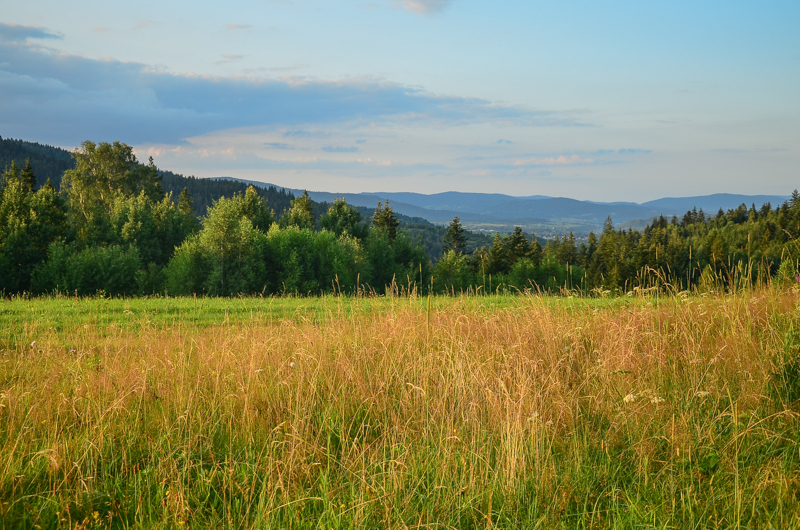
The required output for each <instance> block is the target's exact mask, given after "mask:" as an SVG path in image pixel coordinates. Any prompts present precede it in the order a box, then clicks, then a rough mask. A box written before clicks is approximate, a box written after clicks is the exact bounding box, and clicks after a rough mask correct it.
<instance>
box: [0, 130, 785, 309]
mask: <svg viewBox="0 0 800 530" xmlns="http://www.w3.org/2000/svg"><path fill="white" fill-rule="evenodd" d="M0 143H2V146H0V147H2V148H3V149H2V151H0V164H3V166H2V167H3V168H5V169H4V171H3V174H2V179H1V180H0V292H2V293H3V294H4V296H12V295H19V294H24V293H28V294H45V293H68V294H71V295H108V296H122V295H125V296H131V295H152V294H167V295H192V294H196V295H209V296H232V295H240V294H242V295H244V294H248V295H253V294H258V295H276V294H278V295H280V294H299V295H309V294H311V295H313V294H321V293H325V292H336V293H348V294H349V293H355V292H369V293H375V294H386V293H399V292H418V293H422V292H424V293H428V292H434V293H458V292H463V291H472V292H495V291H497V290H503V291H507V290H511V291H514V290H520V291H522V290H526V289H532V290H542V291H548V292H555V291H559V290H562V289H566V290H579V291H581V292H584V293H591V292H595V293H600V294H603V293H626V292H631V291H633V290H636V289H651V288H658V289H661V288H672V289H676V290H685V289H698V290H702V291H715V290H735V289H737V288H739V287H744V286H747V285H751V284H752V283H753V282H759V281H766V280H767V279H768V278H770V279H775V278H777V281H779V282H782V283H787V282H788V283H792V282H797V277H796V275H797V260H798V256H799V250H800V248H799V247H798V243H797V237H798V235H800V195H798V192H797V191H795V192H794V193H793V194H792V198H791V200H789V201H787V202H785V203H784V204H780V205H776V206H775V207H774V208H773V207H772V205H770V204H769V203H767V204H764V205H762V206H760V207H759V208H756V205H754V204H753V205H751V206H749V207H748V206H747V205H744V204H743V205H741V206H740V207H739V208H736V209H732V210H729V211H727V212H725V211H722V210H720V211H718V212H717V213H716V214H713V215H709V214H706V213H705V212H703V211H702V210H700V211H697V210H692V211H689V212H687V213H686V214H685V215H684V216H683V217H682V218H678V217H673V218H671V219H665V218H663V217H661V218H659V219H655V220H654V221H653V222H652V223H651V224H649V225H648V226H647V228H645V229H644V230H643V231H642V232H639V231H637V230H624V229H623V230H617V229H615V228H614V226H613V223H612V221H611V219H609V220H608V221H607V222H606V224H605V227H604V229H603V231H602V233H600V234H594V233H591V234H589V236H588V238H586V240H583V241H577V240H576V238H575V236H574V235H573V234H569V235H565V236H562V237H560V238H556V239H554V240H551V241H544V240H541V239H539V238H536V237H535V236H534V235H531V234H525V233H523V232H522V230H521V229H519V228H517V229H515V230H514V231H513V233H511V234H507V235H501V234H495V236H494V238H493V240H488V239H487V237H486V236H481V235H479V234H471V233H469V232H467V231H466V230H465V229H464V228H463V227H462V226H461V224H460V222H459V220H458V218H455V219H454V220H453V222H452V223H450V226H449V227H446V228H445V227H434V226H433V225H430V223H427V222H426V221H424V220H421V219H409V218H406V219H402V216H399V215H398V214H396V213H395V212H394V211H393V209H392V207H391V205H390V204H389V203H388V201H387V202H386V203H385V204H379V205H377V208H376V209H375V211H374V212H371V216H370V215H369V213H370V212H365V211H364V210H363V209H358V208H354V207H352V206H350V205H348V204H347V203H346V201H344V200H343V199H340V200H336V201H335V202H334V203H333V204H327V203H322V204H318V203H314V202H313V201H312V200H311V199H310V198H309V197H308V195H307V194H304V195H301V196H298V197H294V196H293V195H292V194H291V193H289V192H286V191H285V190H278V189H277V188H275V187H266V188H256V187H253V186H247V185H245V184H243V183H239V182H235V181H228V180H207V179H197V178H194V177H184V176H181V175H176V174H173V173H170V172H165V171H161V170H159V169H158V168H157V167H156V166H155V163H154V161H153V160H152V158H151V159H150V160H149V161H148V162H147V163H140V162H139V161H138V160H137V158H136V156H135V154H134V152H133V149H132V148H131V147H130V146H128V145H126V144H124V143H120V142H114V143H113V144H110V143H98V144H95V143H92V142H89V141H86V142H84V143H83V144H82V146H81V148H79V149H76V150H75V151H74V152H73V153H71V154H70V157H69V158H66V157H65V156H64V153H66V152H65V151H63V150H58V149H55V148H51V147H49V146H40V145H39V144H32V143H30V142H22V141H19V140H9V139H0ZM53 153H56V154H55V155H54V154H53ZM22 156H25V163H24V164H23V163H22V162H21V157H22ZM426 223H427V224H426Z"/></svg>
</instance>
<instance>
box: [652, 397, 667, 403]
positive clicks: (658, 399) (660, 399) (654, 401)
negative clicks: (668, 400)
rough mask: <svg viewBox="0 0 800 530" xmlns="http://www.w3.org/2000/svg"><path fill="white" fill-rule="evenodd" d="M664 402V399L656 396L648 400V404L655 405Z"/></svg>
mask: <svg viewBox="0 0 800 530" xmlns="http://www.w3.org/2000/svg"><path fill="white" fill-rule="evenodd" d="M664 401H665V400H664V398H662V397H658V396H653V398H651V399H650V403H655V404H656V405H658V404H659V403H664Z"/></svg>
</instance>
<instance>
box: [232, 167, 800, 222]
mask: <svg viewBox="0 0 800 530" xmlns="http://www.w3.org/2000/svg"><path fill="white" fill-rule="evenodd" d="M218 178H220V179H228V180H237V179H233V178H231V177H218ZM244 182H248V183H252V184H257V185H262V186H263V185H264V183H262V182H257V181H244ZM287 189H290V188H287ZM290 190H291V191H292V192H294V194H295V195H296V194H298V193H302V192H303V190H302V189H290ZM308 194H309V195H310V196H311V198H312V199H313V200H315V201H320V202H322V201H325V202H333V200H334V199H335V198H336V197H344V198H345V199H346V200H347V202H348V203H349V204H352V205H354V206H364V207H372V208H374V207H375V206H377V204H378V202H382V201H385V200H387V199H388V200H389V201H390V204H391V205H392V207H393V208H394V210H395V211H396V212H398V213H401V214H404V215H409V216H413V217H421V218H423V219H427V220H428V221H430V222H432V223H437V224H444V223H449V222H450V221H451V220H452V219H453V217H454V216H456V215H457V216H459V218H460V219H461V222H462V223H463V224H464V225H465V226H466V227H468V228H470V229H473V230H481V229H484V230H489V231H493V230H497V231H509V230H510V229H511V228H513V226H515V225H519V226H522V227H523V229H525V230H526V231H534V232H536V233H537V234H540V235H548V236H552V235H556V234H563V233H564V232H568V231H570V230H571V231H574V232H576V233H581V234H585V233H588V232H589V231H590V230H598V229H599V228H601V227H602V225H603V223H604V222H605V220H606V219H607V218H608V217H611V219H612V221H613V222H614V223H615V224H619V225H629V226H636V227H640V226H645V225H646V224H647V221H649V220H651V219H653V218H654V217H658V216H659V215H663V216H664V217H668V218H671V217H672V216H674V215H676V216H678V217H681V216H683V215H684V214H685V213H686V212H687V211H690V210H692V209H694V208H696V209H697V210H701V209H702V210H703V211H704V212H705V213H706V214H707V215H712V216H713V215H716V214H717V212H718V211H719V209H720V208H722V209H723V210H724V211H727V210H730V209H734V208H738V207H739V206H740V205H741V204H745V205H747V206H748V207H749V206H751V205H752V204H755V206H756V208H761V206H762V205H763V204H765V203H770V204H771V206H772V208H775V207H776V206H779V205H781V204H783V202H784V201H786V200H788V199H789V196H788V195H785V196H784V195H737V194H731V193H716V194H713V195H702V196H693V197H665V198H662V199H656V200H652V201H648V202H644V203H641V204H639V203H634V202H595V201H580V200H577V199H570V198H566V197H550V196H546V195H531V196H526V197H517V196H513V195H504V194H500V193H464V192H457V191H448V192H444V193H434V194H430V195H426V194H422V193H413V192H399V193H398V192H369V193H331V192H320V191H309V192H308Z"/></svg>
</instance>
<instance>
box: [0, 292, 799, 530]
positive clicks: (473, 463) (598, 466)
mask: <svg viewBox="0 0 800 530" xmlns="http://www.w3.org/2000/svg"><path fill="white" fill-rule="evenodd" d="M798 302H800V296H798V293H797V292H794V291H791V292H779V291H771V290H765V291H763V292H758V293H754V294H752V293H751V294H746V295H742V296H718V297H714V296H710V297H687V298H680V297H672V298H668V299H661V300H655V299H633V300H629V301H628V302H627V303H618V304H612V305H603V304H597V303H596V302H595V301H593V300H588V299H587V300H581V299H575V300H566V299H562V300H556V301H553V300H552V299H547V298H539V297H533V296H525V297H518V298H516V299H515V301H513V302H511V303H507V304H505V306H501V307H496V306H492V305H491V299H474V298H461V299H459V298H456V299H454V300H453V301H452V303H449V304H446V305H445V306H444V307H443V308H439V309H434V310H431V311H430V312H428V310H427V309H426V308H425V307H423V306H421V305H420V304H418V303H416V304H415V303H411V301H409V302H408V303H404V302H403V301H402V300H399V301H398V300H387V301H386V307H385V308H384V309H385V310H383V311H369V312H367V311H365V312H363V313H356V315H355V316H350V317H348V318H339V317H337V315H336V310H335V308H333V309H332V310H331V316H330V318H328V319H325V320H323V321H322V322H320V321H318V320H316V321H310V320H309V321H304V320H303V319H295V320H291V321H290V320H284V321H276V322H273V323H267V324H264V323H250V324H247V323H245V324H233V325H217V326H211V327H206V328H198V327H192V326H186V325H181V324H176V325H173V326H168V327H147V326H144V327H143V328H142V329H139V330H137V331H136V332H133V331H125V330H122V329H119V328H114V327H108V328H104V329H96V328H90V327H83V326H81V327H79V328H76V329H69V330H65V331H56V330H51V331H45V330H42V329H36V333H35V334H37V336H36V337H32V334H29V335H27V336H25V337H23V338H21V339H20V341H18V343H16V344H7V345H6V348H5V350H4V351H3V352H2V357H1V358H0V359H1V360H2V364H0V381H2V383H1V384H2V386H1V387H0V391H1V393H0V441H2V443H1V444H0V446H2V449H0V498H2V503H1V504H0V520H2V521H3V522H4V524H5V527H8V528H12V527H13V528H37V527H41V528H67V527H68V528H76V527H77V528H101V527H107V526H111V527H119V528H133V527H158V528H184V527H192V528H205V527H209V528H423V527H424V528H562V527H564V528H612V527H613V528H634V527H636V528H640V527H642V526H646V527H649V526H652V527H659V528H734V527H736V528H739V527H750V528H769V527H774V528H791V527H794V528H797V527H800V484H798V481H800V445H798V442H800V429H799V428H798V427H800V423H798V414H797V412H796V410H797V401H796V399H797V398H799V397H800V390H798V388H800V382H798V381H797V375H798V371H799V370H800V369H798V367H797V364H793V363H795V360H796V359H800V354H798V346H800V335H798V334H797V330H798V329H800V328H798V324H800V312H798ZM335 303H336V302H335V301H332V302H331V304H333V305H335ZM32 329H34V328H32ZM28 339H31V342H32V340H35V341H36V343H35V344H34V345H32V346H31V345H30V343H29V342H28ZM795 385H796V386H798V388H795Z"/></svg>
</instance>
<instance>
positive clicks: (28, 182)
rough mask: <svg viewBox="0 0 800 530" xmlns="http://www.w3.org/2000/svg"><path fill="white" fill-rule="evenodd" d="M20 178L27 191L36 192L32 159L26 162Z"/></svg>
mask: <svg viewBox="0 0 800 530" xmlns="http://www.w3.org/2000/svg"><path fill="white" fill-rule="evenodd" d="M19 178H20V181H21V182H22V185H23V186H24V187H25V189H26V190H28V191H36V175H35V174H34V173H33V168H32V167H31V159H30V158H28V159H26V160H25V168H24V169H23V170H22V173H20V176H19Z"/></svg>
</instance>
